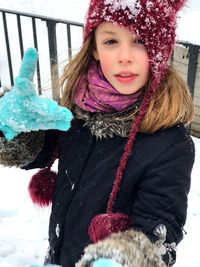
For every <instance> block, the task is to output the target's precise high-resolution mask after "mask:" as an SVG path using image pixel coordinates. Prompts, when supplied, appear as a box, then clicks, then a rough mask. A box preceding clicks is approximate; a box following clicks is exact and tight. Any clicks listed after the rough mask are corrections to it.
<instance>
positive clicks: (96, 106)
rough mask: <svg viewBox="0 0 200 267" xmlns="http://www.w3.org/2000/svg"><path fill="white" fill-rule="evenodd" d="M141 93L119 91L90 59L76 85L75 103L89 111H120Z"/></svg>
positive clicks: (133, 101) (137, 98)
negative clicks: (85, 71) (87, 67)
mask: <svg viewBox="0 0 200 267" xmlns="http://www.w3.org/2000/svg"><path fill="white" fill-rule="evenodd" d="M142 95H143V90H139V91H137V92H136V93H133V94H131V95H125V94H121V93H119V92H118V91H117V90H116V89H115V88H114V87H113V86H112V85H111V84H110V83H109V82H108V81H107V80H106V79H105V77H104V75H103V73H102V70H101V68H100V66H98V64H97V62H96V61H92V62H91V65H90V68H89V70H88V72H87V74H85V75H84V76H83V77H82V78H81V80H80V82H79V84H78V87H77V91H76V95H75V103H76V104H77V105H78V106H79V107H80V108H82V109H84V110H87V111H90V112H111V111H122V110H125V109H126V108H128V107H130V106H131V105H133V104H134V103H135V102H137V101H138V100H139V99H140V98H141V96H142Z"/></svg>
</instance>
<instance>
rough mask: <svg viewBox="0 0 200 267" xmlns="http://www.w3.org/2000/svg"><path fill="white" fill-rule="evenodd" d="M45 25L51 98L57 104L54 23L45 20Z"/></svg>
mask: <svg viewBox="0 0 200 267" xmlns="http://www.w3.org/2000/svg"><path fill="white" fill-rule="evenodd" d="M46 24H47V29H48V41H49V57H50V69H51V85H52V97H53V99H54V100H56V101H58V102H59V100H60V90H59V73H58V54H57V40H56V22H55V21H50V20H47V21H46Z"/></svg>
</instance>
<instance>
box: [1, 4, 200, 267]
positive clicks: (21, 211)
mask: <svg viewBox="0 0 200 267" xmlns="http://www.w3.org/2000/svg"><path fill="white" fill-rule="evenodd" d="M88 2H89V0H73V1H70V0H57V1H55V0H42V1H41V0H15V1H12V0H0V8H5V9H11V10H18V11H23V12H29V13H35V14H40V15H47V16H50V17H56V18H61V19H66V20H74V21H79V22H83V21H84V16H85V13H86V7H87V4H88ZM80 3H81V4H80ZM180 15H181V18H180V20H179V27H178V38H179V39H180V40H184V41H189V42H192V43H196V44H200V32H199V28H198V25H200V1H199V0H190V1H188V6H187V7H186V8H184V10H183V11H182V12H181V14H180ZM191 29H193V30H191ZM13 34H14V32H13ZM0 53H1V52H0ZM0 55H1V54H0ZM0 67H1V66H0ZM1 71H2V69H1ZM194 141H195V146H196V160H195V165H194V169H193V173H192V185H191V191H190V194H189V207H188V219H187V223H186V225H185V231H186V232H187V235H186V236H185V238H184V240H183V241H182V242H181V244H180V245H179V246H178V252H177V255H178V257H177V263H176V264H175V265H174V267H199V266H200V255H199V248H198V247H199V245H198V243H199V236H200V234H199V233H200V231H199V225H200V180H199V179H198V178H199V174H200V140H199V139H196V138H194ZM35 172H36V170H33V171H23V170H19V169H16V168H4V167H1V166H0V267H28V266H29V264H30V263H42V262H43V258H44V254H45V251H46V248H47V232H48V217H49V212H50V210H49V209H48V208H46V209H41V208H38V207H36V206H34V205H33V204H32V202H31V200H30V199H29V195H28V191H27V186H28V183H29V180H30V177H31V176H32V174H33V173H35Z"/></svg>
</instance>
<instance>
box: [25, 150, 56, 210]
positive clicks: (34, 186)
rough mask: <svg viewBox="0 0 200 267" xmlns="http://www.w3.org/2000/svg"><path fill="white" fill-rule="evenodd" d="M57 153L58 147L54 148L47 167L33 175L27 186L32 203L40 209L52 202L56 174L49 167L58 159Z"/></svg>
mask: <svg viewBox="0 0 200 267" xmlns="http://www.w3.org/2000/svg"><path fill="white" fill-rule="evenodd" d="M58 152H59V145H57V146H56V149H55V151H54V153H53V154H52V157H51V160H50V162H49V163H48V165H47V167H46V168H44V169H42V170H40V171H38V172H37V173H36V174H34V175H33V176H32V178H31V181H30V183H29V186H28V191H29V194H30V197H31V199H32V201H33V203H34V204H36V205H39V206H41V207H45V206H48V205H50V204H51V201H52V195H53V189H54V185H55V181H56V176H57V173H56V172H54V171H52V170H51V167H52V165H53V163H54V161H55V160H56V159H57V158H58Z"/></svg>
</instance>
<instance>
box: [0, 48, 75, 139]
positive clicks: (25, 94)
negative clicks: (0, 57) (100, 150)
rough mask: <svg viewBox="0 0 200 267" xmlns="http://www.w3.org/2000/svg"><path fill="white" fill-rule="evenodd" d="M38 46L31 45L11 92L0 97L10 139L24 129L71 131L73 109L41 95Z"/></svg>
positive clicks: (1, 119)
mask: <svg viewBox="0 0 200 267" xmlns="http://www.w3.org/2000/svg"><path fill="white" fill-rule="evenodd" d="M37 58H38V54H37V51H36V49H34V48H29V49H28V50H27V51H26V52H25V54H24V58H23V60H22V64H21V68H20V72H19V76H18V77H17V78H16V79H15V84H14V86H13V88H12V90H11V91H10V92H7V93H6V94H5V95H4V96H3V97H1V98H0V131H2V132H3V134H4V136H5V137H6V138H7V140H12V139H13V138H14V137H15V136H17V135H18V134H19V133H21V132H30V131H37V130H47V129H58V130H61V131H67V130H68V129H69V127H70V122H71V120H72V118H73V116H72V113H71V112H70V111H69V110H68V109H67V108H65V107H61V106H59V105H58V104H57V102H56V101H54V100H51V99H46V98H43V97H41V96H38V95H37V94H36V92H35V88H34V85H33V82H32V80H33V76H34V72H35V69H36V65H37Z"/></svg>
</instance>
